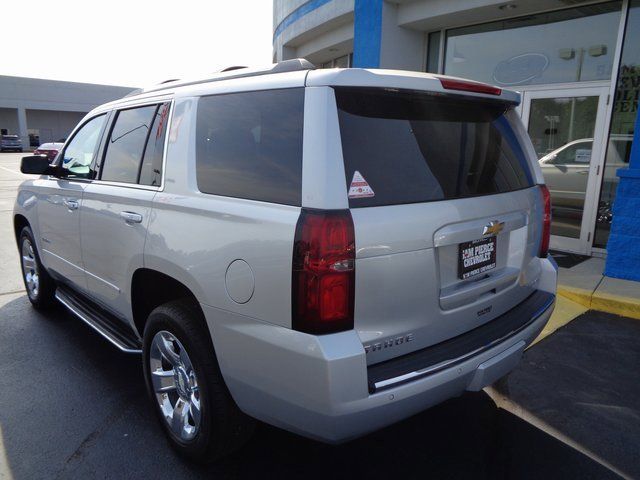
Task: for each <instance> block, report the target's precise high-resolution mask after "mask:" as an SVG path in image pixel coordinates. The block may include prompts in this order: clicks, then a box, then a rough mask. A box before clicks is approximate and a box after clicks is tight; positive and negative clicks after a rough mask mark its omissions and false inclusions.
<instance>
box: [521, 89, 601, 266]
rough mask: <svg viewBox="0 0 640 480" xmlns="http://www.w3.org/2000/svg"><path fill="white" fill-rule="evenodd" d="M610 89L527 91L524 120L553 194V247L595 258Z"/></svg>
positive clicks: (524, 101)
mask: <svg viewBox="0 0 640 480" xmlns="http://www.w3.org/2000/svg"><path fill="white" fill-rule="evenodd" d="M608 92H609V89H608V87H579V88H567V89H549V90H537V91H527V92H524V95H523V108H522V119H523V121H524V124H525V125H526V126H527V129H528V132H529V136H530V137H531V141H532V142H533V147H534V149H535V151H536V154H537V155H538V161H539V163H540V168H541V169H542V174H543V176H544V179H545V182H546V183H547V186H548V187H549V191H550V192H551V204H552V222H551V248H555V249H559V250H564V251H570V252H576V253H582V254H590V253H591V243H592V238H593V225H594V224H595V215H596V203H597V199H598V194H597V189H598V185H599V182H598V177H599V175H600V173H601V171H602V163H603V157H604V153H605V152H604V143H605V142H604V133H605V132H604V118H605V110H606V101H607V94H608Z"/></svg>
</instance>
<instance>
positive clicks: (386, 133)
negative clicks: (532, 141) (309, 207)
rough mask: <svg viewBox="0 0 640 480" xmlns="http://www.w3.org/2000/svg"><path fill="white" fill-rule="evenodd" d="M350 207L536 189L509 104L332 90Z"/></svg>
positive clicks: (391, 91) (383, 91) (403, 92)
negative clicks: (334, 97) (335, 102)
mask: <svg viewBox="0 0 640 480" xmlns="http://www.w3.org/2000/svg"><path fill="white" fill-rule="evenodd" d="M335 92H336V101H337V104H338V117H339V121H340V135H341V138H342V151H343V157H344V164H345V171H346V176H347V189H348V190H349V205H350V206H351V207H373V206H380V205H396V204H404V203H417V202H430V201H438V200H448V199H456V198H466V197H474V196H480V195H491V194H496V193H503V192H510V191H513V190H519V189H523V188H528V187H531V186H533V184H534V180H533V176H532V174H531V171H530V168H529V164H528V162H527V157H526V154H525V152H524V150H523V148H522V147H521V145H520V139H519V138H518V134H517V133H516V132H517V130H516V129H515V128H514V126H513V122H515V121H518V120H517V114H516V113H515V112H514V111H513V107H512V105H510V104H507V103H504V102H499V101H495V100H487V101H485V100H479V99H474V100H469V99H460V98H456V97H453V96H444V95H441V94H433V93H425V92H416V91H407V90H396V89H381V88H371V89H369V88H335Z"/></svg>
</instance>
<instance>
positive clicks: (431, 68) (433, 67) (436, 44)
mask: <svg viewBox="0 0 640 480" xmlns="http://www.w3.org/2000/svg"><path fill="white" fill-rule="evenodd" d="M440 36H441V35H440V31H437V32H431V33H430V34H429V40H428V44H429V47H428V51H427V72H429V73H438V69H439V68H440Z"/></svg>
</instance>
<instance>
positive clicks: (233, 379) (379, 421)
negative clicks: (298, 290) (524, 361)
mask: <svg viewBox="0 0 640 480" xmlns="http://www.w3.org/2000/svg"><path fill="white" fill-rule="evenodd" d="M548 299H549V301H548V302H547V303H545V305H544V308H543V309H541V310H539V311H536V312H535V313H532V314H531V317H530V318H528V319H527V320H526V321H524V322H522V324H521V327H520V328H518V329H517V330H515V331H513V332H512V334H511V335H506V336H503V337H501V338H500V340H499V341H498V342H494V343H492V344H491V345H488V346H487V347H486V348H482V349H479V350H477V351H474V352H473V354H471V355H466V356H463V357H459V358H458V359H457V360H456V361H455V362H451V363H448V364H447V365H445V366H443V367H442V368H438V369H436V370H434V371H432V372H428V373H427V374H424V375H416V376H415V378H410V379H407V381H400V382H396V383H392V384H389V385H384V388H377V389H374V390H373V392H372V391H371V388H370V385H369V382H368V380H369V379H368V369H367V364H366V358H365V353H364V348H363V346H362V343H361V341H360V339H359V337H358V335H357V333H356V332H355V331H348V332H342V333H338V334H333V335H322V336H314V335H307V334H304V333H300V332H295V331H293V330H290V329H287V328H283V327H279V326H274V325H270V324H264V323H261V322H259V321H256V320H254V319H250V318H247V317H243V316H239V315H236V314H233V313H230V312H225V311H221V310H218V309H215V308H213V307H208V306H206V305H203V310H204V311H205V315H206V318H207V321H208V323H209V327H210V329H211V332H212V335H213V338H214V345H215V348H216V353H217V357H218V361H219V363H220V368H221V370H222V374H223V376H224V378H225V381H226V383H227V386H228V387H229V390H230V392H231V394H232V396H233V398H234V400H235V401H236V403H237V404H238V406H239V407H240V409H241V410H243V411H244V412H245V413H247V414H248V415H250V416H253V417H255V418H257V419H259V420H262V421H264V422H267V423H270V424H272V425H275V426H278V427H281V428H284V429H286V430H289V431H292V432H295V433H298V434H301V435H304V436H307V437H310V438H314V439H317V440H322V441H326V442H330V443H339V442H343V441H346V440H350V439H352V438H356V437H358V436H361V435H363V434H366V433H368V432H371V431H374V430H377V429H379V428H382V427H384V426H387V425H390V424H392V423H395V422H397V421H399V420H402V419H404V418H407V417H409V416H411V415H414V414H416V413H418V412H420V411H422V410H424V409H426V408H428V407H431V406H433V405H435V404H438V403H440V402H442V401H444V400H446V399H448V398H451V397H454V396H457V395H460V394H461V393H462V392H464V391H465V390H480V389H481V388H483V387H485V386H487V385H490V384H491V383H493V382H495V381H496V380H497V379H499V378H501V377H502V376H504V375H505V374H507V373H508V372H509V371H511V370H512V369H513V368H514V367H515V366H516V365H517V364H518V362H519V360H520V358H521V356H522V353H523V351H524V349H525V348H526V346H527V345H529V344H530V343H531V342H532V341H533V340H534V339H535V338H536V337H537V336H538V334H539V333H540V332H541V331H542V329H543V327H544V326H545V324H546V323H547V321H548V320H549V317H550V316H551V314H552V312H553V308H554V304H555V296H554V295H551V294H549V295H548ZM214 319H215V321H214Z"/></svg>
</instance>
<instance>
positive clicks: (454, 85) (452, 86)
mask: <svg viewBox="0 0 640 480" xmlns="http://www.w3.org/2000/svg"><path fill="white" fill-rule="evenodd" d="M440 83H441V84H442V88H444V89H446V90H461V91H463V92H474V93H485V94H487V95H500V94H502V89H501V88H498V87H494V86H493V85H488V84H486V83H479V82H470V81H468V80H454V79H451V78H441V79H440Z"/></svg>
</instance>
